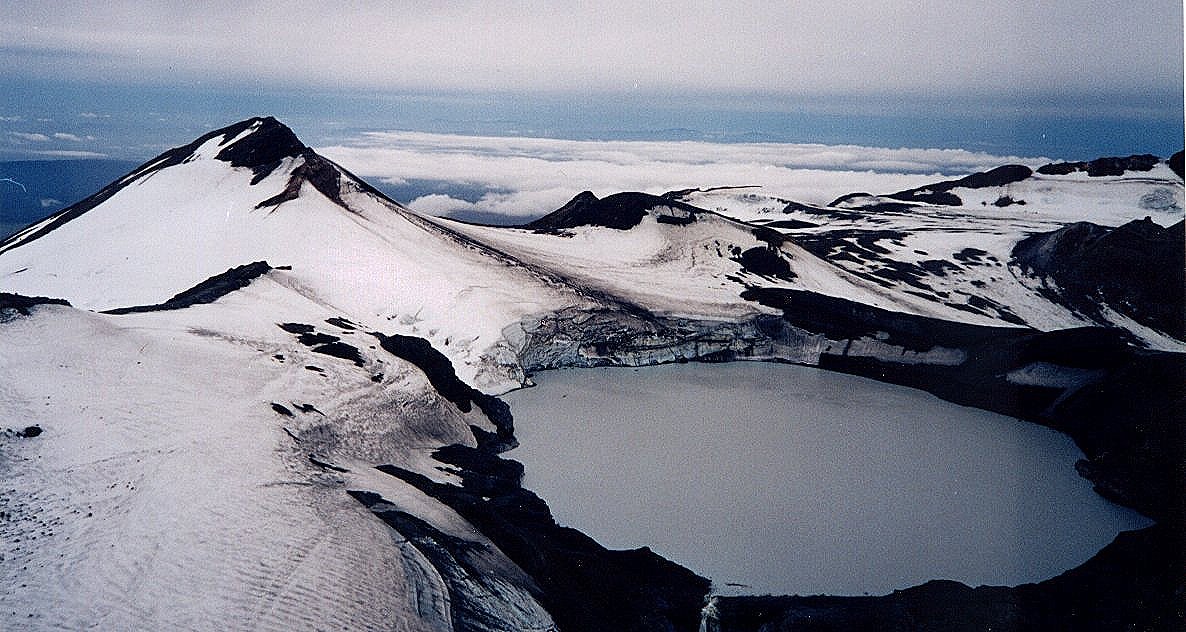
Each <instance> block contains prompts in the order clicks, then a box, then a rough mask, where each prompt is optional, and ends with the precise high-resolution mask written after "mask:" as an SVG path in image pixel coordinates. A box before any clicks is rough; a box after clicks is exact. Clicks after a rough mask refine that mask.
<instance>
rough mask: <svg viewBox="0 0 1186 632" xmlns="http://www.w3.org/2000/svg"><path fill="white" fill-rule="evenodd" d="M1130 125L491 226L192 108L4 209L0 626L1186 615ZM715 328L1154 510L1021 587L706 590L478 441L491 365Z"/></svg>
mask: <svg viewBox="0 0 1186 632" xmlns="http://www.w3.org/2000/svg"><path fill="white" fill-rule="evenodd" d="M1134 158H1140V160H1119V159H1117V160H1112V161H1102V162H1098V163H1091V164H1096V165H1097V167H1098V168H1097V167H1091V164H1088V163H1085V164H1084V166H1083V167H1082V169H1080V168H1079V167H1078V166H1076V165H1072V166H1071V167H1069V168H1064V167H1057V168H1055V167H1051V168H1047V169H1038V170H1037V171H1034V170H1031V169H1030V168H1028V167H1021V168H1018V167H1017V166H1011V167H1007V168H1002V169H1000V170H994V171H990V172H987V173H986V174H972V175H969V176H967V177H964V178H960V179H957V180H951V181H947V182H943V183H937V185H936V186H934V187H929V188H928V187H923V188H920V189H917V190H911V191H905V192H901V193H898V194H893V195H891V196H886V197H878V196H871V195H868V194H854V195H852V196H845V198H842V199H840V200H837V201H836V202H835V203H833V204H832V205H829V206H826V207H813V206H809V205H803V204H797V203H794V202H790V201H787V200H777V198H769V197H767V198H763V197H761V196H755V195H753V194H752V193H750V192H744V193H738V192H737V191H734V190H730V189H719V188H709V189H700V190H689V191H682V192H674V193H671V194H668V195H666V196H653V195H646V194H641V193H627V194H618V195H613V196H608V197H606V198H603V199H599V198H597V197H596V196H594V195H593V194H592V193H588V192H586V193H583V194H581V195H579V196H577V197H576V198H574V200H573V201H572V202H570V203H569V204H568V205H566V206H565V207H564V208H562V209H559V210H558V211H557V212H556V213H554V214H553V215H551V216H548V217H545V218H543V219H541V220H539V221H537V222H534V223H532V224H529V225H527V226H524V227H519V228H494V227H487V226H479V225H473V224H465V223H461V222H456V221H451V220H448V219H442V218H433V217H426V216H422V215H419V214H417V213H415V212H413V211H410V210H408V209H407V208H404V207H403V206H401V205H399V204H398V203H396V202H394V201H392V200H389V199H387V198H385V197H384V196H383V195H382V194H380V193H379V192H378V191H376V190H375V189H374V188H372V187H370V186H369V185H367V184H365V183H364V182H362V181H360V180H358V179H357V178H355V177H354V176H352V175H351V174H350V173H349V172H347V171H345V170H344V169H342V168H341V167H339V166H338V165H336V164H334V163H333V162H331V161H329V160H326V159H325V158H322V157H321V156H319V155H318V154H317V153H316V152H315V151H313V150H312V149H310V148H308V147H306V146H305V145H304V144H303V143H301V142H300V140H299V139H298V138H297V137H296V135H295V134H293V133H292V131H291V130H289V129H288V128H287V127H285V126H284V125H282V124H281V123H279V122H278V121H276V120H275V119H272V118H254V119H249V120H246V121H243V122H241V123H237V124H235V125H232V126H229V127H227V128H224V129H221V130H217V131H214V132H211V133H209V134H206V135H204V136H202V137H201V138H199V139H197V140H195V141H194V142H192V143H190V144H188V145H186V146H184V147H179V148H176V149H173V150H170V151H167V152H165V153H164V154H162V155H161V156H158V157H157V158H155V159H153V160H151V161H149V162H148V163H145V165H143V166H141V167H139V168H137V169H136V170H134V171H133V172H131V173H129V174H128V175H127V176H124V177H123V178H121V179H119V180H117V181H116V182H114V183H112V184H111V185H109V186H107V187H105V188H104V189H102V190H101V191H99V192H98V193H96V194H95V195H94V196H92V197H90V198H87V199H86V200H83V201H82V202H80V203H78V204H76V205H74V206H72V207H70V208H67V209H65V210H63V211H62V212H60V213H58V214H56V215H54V216H52V217H50V218H47V219H46V220H44V221H42V222H39V223H37V224H35V225H33V226H30V227H29V228H27V229H25V230H23V231H21V232H18V233H17V234H15V235H13V236H12V237H10V238H9V239H7V240H5V241H4V242H2V243H0V412H2V413H3V416H2V417H0V418H2V419H4V420H5V421H4V422H3V423H5V424H6V427H8V426H11V427H10V428H8V430H6V431H5V432H4V433H3V434H2V435H0V480H3V481H4V486H3V488H2V489H3V493H2V494H0V540H2V544H0V547H2V548H0V586H2V587H3V588H2V589H0V621H2V622H3V623H2V624H0V625H2V627H4V628H5V629H13V630H22V629H28V630H44V629H78V628H83V627H99V628H103V629H134V628H139V629H166V628H172V629H196V630H224V629H241V630H288V629H310V630H312V629H375V630H379V629H399V630H458V631H471V630H473V631H484V630H564V631H579V630H590V631H592V630H703V631H706V632H708V631H734V630H737V631H741V630H792V629H803V628H809V629H827V630H855V629H891V630H892V629H900V630H941V629H942V630H948V629H1009V630H1049V629H1076V630H1081V629H1101V630H1102V629H1171V628H1176V627H1183V626H1186V613H1184V611H1183V610H1184V607H1183V603H1186V601H1184V600H1183V599H1182V596H1183V595H1184V594H1186V578H1184V577H1183V575H1182V573H1181V569H1182V568H1186V559H1184V557H1186V553H1184V551H1186V547H1184V546H1183V545H1184V541H1183V536H1184V534H1186V528H1184V527H1186V499H1184V498H1183V494H1182V493H1181V490H1182V489H1186V458H1184V456H1183V446H1186V436H1184V433H1183V427H1182V424H1183V419H1186V397H1184V394H1183V389H1182V388H1181V386H1182V384H1184V383H1186V356H1184V355H1183V354H1182V353H1181V351H1182V348H1183V341H1182V337H1181V336H1182V331H1183V329H1182V327H1181V321H1180V320H1175V315H1181V314H1182V313H1183V305H1182V303H1183V298H1182V291H1181V290H1182V288H1181V281H1180V279H1181V278H1182V267H1183V260H1182V256H1181V249H1182V244H1181V242H1182V239H1181V238H1180V235H1179V233H1181V226H1182V223H1181V221H1180V219H1181V218H1180V216H1181V214H1182V202H1181V200H1182V180H1181V177H1180V173H1178V172H1175V171H1173V170H1172V168H1171V167H1170V166H1167V165H1166V164H1165V163H1162V162H1160V161H1158V160H1157V159H1153V161H1152V162H1151V161H1150V160H1148V159H1145V158H1144V157H1134ZM1177 161H1178V163H1180V157H1179V158H1177ZM1171 164H1175V163H1173V162H1171ZM1116 169H1119V173H1116ZM1130 170H1136V174H1135V175H1134V174H1133V173H1130ZM1081 171H1085V172H1086V174H1084V173H1081ZM1179 172H1180V167H1179ZM934 195H939V196H940V197H939V198H933V197H930V196H934ZM1006 197H1007V198H1008V199H1009V203H1008V204H1004V203H1002V204H997V203H996V202H998V201H1001V200H1005V198H1006ZM1019 200H1024V201H1025V204H1024V208H1025V213H1024V214H1022V213H1013V212H1012V210H1010V209H1013V208H1014V207H1019V202H1018V201H1019ZM976 202H981V203H980V204H976ZM990 203H992V204H990ZM1080 206H1083V207H1086V208H1089V209H1092V212H1091V213H1086V212H1084V213H1082V214H1080V211H1079V210H1078V209H1079V207H1080ZM709 208H712V209H713V210H708V209H709ZM1149 214H1153V215H1154V216H1155V217H1156V218H1157V219H1158V220H1159V221H1162V220H1174V221H1168V222H1167V223H1166V225H1170V224H1175V223H1176V226H1171V227H1170V228H1162V227H1161V225H1160V224H1156V223H1153V221H1152V220H1148V222H1149V223H1150V224H1153V225H1152V226H1150V225H1147V224H1146V223H1144V222H1145V221H1146V220H1144V219H1143V217H1144V216H1145V215H1149ZM1135 220H1140V221H1141V223H1138V224H1134V225H1130V222H1133V221H1135ZM1082 221H1088V222H1095V223H1097V224H1099V225H1101V226H1120V227H1119V228H1100V229H1097V228H1091V227H1084V226H1082V225H1079V224H1075V222H1082ZM1167 231H1168V232H1167ZM1174 231H1176V232H1174ZM1174 235H1179V238H1175V237H1174ZM1101 256H1104V257H1110V258H1111V259H1109V261H1114V262H1115V263H1109V264H1108V265H1102V264H1101V265H1094V264H1093V263H1094V262H1097V261H1098V258H1099V257H1101ZM1121 262H1124V263H1127V264H1129V265H1132V266H1133V267H1140V266H1153V267H1155V268H1156V269H1158V270H1163V271H1164V274H1158V275H1146V278H1142V279H1139V281H1140V283H1138V284H1135V285H1134V283H1130V279H1128V277H1125V276H1123V275H1117V274H1114V272H1115V267H1116V266H1117V265H1121ZM1167 267H1168V268H1170V269H1168V270H1165V268H1167ZM1174 283H1177V285H1176V286H1175V285H1174ZM45 297H50V298H45ZM1153 297H1155V298H1156V299H1158V300H1159V301H1161V302H1164V303H1167V304H1168V305H1164V306H1163V305H1157V306H1153V305H1149V302H1150V301H1153V300H1154V298H1153ZM732 360H765V361H778V362H793V363H798V364H804V365H810V366H817V367H820V368H823V369H828V370H834V371H842V372H846V373H852V374H855V375H861V376H866V377H871V378H874V379H878V380H882V381H886V382H891V383H895V384H902V385H907V386H911V387H914V388H918V389H921V390H924V391H928V392H930V393H933V394H935V395H938V396H939V397H941V398H944V399H947V400H950V401H953V402H957V403H960V404H965V405H969V406H974V407H978V408H982V409H985V410H991V411H995V412H1000V413H1004V414H1007V415H1011V416H1014V417H1017V418H1019V419H1024V420H1027V421H1030V422H1034V423H1039V424H1043V425H1046V426H1049V427H1051V428H1054V429H1056V430H1059V431H1061V432H1063V433H1066V434H1067V435H1069V436H1070V437H1071V438H1072V439H1074V441H1075V442H1076V444H1077V445H1078V446H1079V448H1080V449H1081V450H1082V452H1083V453H1084V455H1085V458H1084V459H1083V460H1082V461H1080V462H1079V463H1078V464H1077V465H1076V468H1077V470H1078V472H1079V473H1080V474H1081V475H1082V476H1084V477H1086V478H1088V479H1089V480H1091V481H1092V482H1093V483H1094V485H1095V489H1096V490H1097V491H1098V492H1099V493H1100V494H1102V495H1103V496H1104V497H1106V498H1108V499H1110V500H1112V501H1114V502H1117V503H1120V504H1123V505H1126V506H1128V507H1131V508H1134V509H1136V510H1138V511H1140V512H1141V513H1143V514H1145V515H1146V516H1148V517H1150V518H1152V519H1154V520H1155V521H1156V523H1155V524H1154V525H1153V526H1152V527H1149V528H1146V529H1143V530H1140V531H1135V532H1128V533H1122V534H1121V535H1120V536H1119V537H1117V538H1116V540H1115V541H1114V542H1113V543H1112V544H1110V545H1108V546H1107V547H1106V548H1104V549H1103V550H1102V551H1100V552H1099V554H1097V555H1096V556H1095V557H1093V558H1092V559H1091V560H1090V561H1088V562H1086V563H1085V564H1083V565H1082V566H1080V567H1079V568H1076V569H1073V570H1071V571H1068V572H1067V573H1064V574H1063V575H1060V576H1058V577H1056V578H1053V579H1050V580H1046V581H1043V582H1039V583H1036V584H1027V585H1023V586H1017V587H983V586H982V587H977V588H972V587H969V586H965V585H963V584H958V583H955V582H947V581H933V582H928V583H926V584H923V585H921V586H916V587H913V588H903V589H902V590H898V591H894V592H893V593H891V594H889V595H885V596H878V597H827V596H816V597H799V596H765V597H757V596H755V597H719V596H709V593H710V583H709V581H708V580H707V579H704V578H702V577H699V576H697V575H696V574H695V573H694V572H693V570H694V569H693V570H688V569H684V568H682V567H680V566H678V565H676V564H674V563H672V562H670V561H667V560H665V559H663V558H661V557H660V556H658V555H656V554H655V553H653V552H652V551H650V550H649V549H646V548H642V549H637V550H627V551H614V550H608V549H606V548H604V547H602V546H601V545H599V544H598V543H597V542H595V541H593V540H592V539H590V538H588V537H586V536H585V535H583V534H581V533H580V532H578V531H575V530H573V529H570V528H566V527H563V526H560V525H558V524H557V523H556V522H555V520H553V518H552V516H551V513H550V512H549V510H548V507H547V505H546V504H545V501H544V500H543V499H540V498H539V497H537V496H536V495H535V494H533V493H532V492H531V491H529V490H526V489H524V488H523V487H522V486H521V481H522V477H523V466H522V465H520V464H519V463H517V462H515V461H513V460H509V459H506V458H503V457H502V456H500V454H501V453H503V452H504V451H505V450H507V449H508V448H510V447H512V446H514V445H515V442H516V438H515V435H514V425H513V418H512V415H511V413H512V411H511V410H509V409H508V407H507V406H506V404H505V403H503V402H502V401H501V400H500V399H499V398H498V397H496V395H497V394H498V393H500V392H505V391H507V390H510V389H513V388H519V387H521V386H524V385H528V384H530V375H531V373H532V372H535V371H539V370H545V369H552V368H560V367H575V366H609V365H623V366H643V365H649V364H657V363H664V362H682V361H704V362H720V361H732ZM34 428H35V429H37V430H36V431H32V432H31V431H30V429H34Z"/></svg>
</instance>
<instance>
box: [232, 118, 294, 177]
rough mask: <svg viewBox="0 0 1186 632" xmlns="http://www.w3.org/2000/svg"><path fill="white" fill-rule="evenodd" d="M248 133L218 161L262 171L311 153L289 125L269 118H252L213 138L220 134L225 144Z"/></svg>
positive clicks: (234, 143)
mask: <svg viewBox="0 0 1186 632" xmlns="http://www.w3.org/2000/svg"><path fill="white" fill-rule="evenodd" d="M249 130H250V133H248V134H247V135H246V136H243V137H242V138H239V139H238V140H236V141H235V142H233V143H231V144H229V145H226V146H225V147H223V148H222V150H221V151H219V152H218V155H216V156H215V158H216V159H218V160H223V161H226V162H229V163H231V166H234V167H250V168H252V169H259V168H261V167H267V166H269V165H274V164H277V163H279V162H280V161H281V160H283V159H284V158H293V157H295V156H299V155H301V154H302V153H303V152H305V151H306V150H307V149H308V147H306V146H305V144H304V143H302V142H301V139H299V138H297V135H296V134H294V133H293V131H292V130H291V129H289V128H288V126H287V125H285V124H283V123H281V122H280V121H277V120H276V119H274V118H272V117H270V116H265V117H263V118H259V117H255V118H250V119H247V120H246V121H241V122H239V123H235V124H234V125H231V126H229V127H226V128H223V129H222V130H219V131H218V132H214V133H213V134H215V135H217V134H219V133H220V132H221V133H222V135H223V138H224V142H225V141H227V140H231V139H234V138H235V137H236V136H239V135H241V134H243V133H244V132H247V131H249Z"/></svg>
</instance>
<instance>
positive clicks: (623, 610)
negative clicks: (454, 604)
mask: <svg viewBox="0 0 1186 632" xmlns="http://www.w3.org/2000/svg"><path fill="white" fill-rule="evenodd" d="M436 456H437V458H438V459H440V460H442V461H444V462H446V463H449V464H451V465H455V466H458V467H460V468H461V470H462V471H461V476H462V480H463V481H465V483H464V485H463V486H461V487H458V486H456V485H449V484H444V483H436V482H434V481H431V480H429V479H428V478H426V477H424V476H422V475H420V474H416V473H414V472H409V471H407V470H403V469H401V468H398V467H394V466H388V465H384V466H380V467H379V468H378V469H380V470H381V471H383V472H386V473H388V474H390V475H392V476H395V477H397V478H399V479H401V480H404V481H406V482H408V483H410V484H412V485H414V486H415V487H416V488H418V489H419V490H421V491H422V492H424V493H425V494H428V495H429V496H432V497H433V498H436V499H438V500H440V501H441V502H443V503H445V504H446V505H448V506H449V507H451V508H452V509H454V510H455V511H457V512H458V513H459V514H460V515H461V516H462V517H464V518H465V519H466V520H467V521H469V522H470V523H471V524H473V525H474V526H475V527H477V528H478V529H479V530H480V531H481V533H482V534H483V535H485V536H486V537H488V538H489V539H490V540H491V541H492V542H493V543H494V544H495V545H496V546H497V547H498V548H499V550H501V551H502V552H503V553H505V554H506V555H507V557H509V558H510V559H511V560H512V561H513V562H515V564H516V565H518V566H519V567H520V568H522V569H523V571H525V572H526V573H527V574H528V575H529V576H530V577H531V578H532V579H533V580H534V582H535V586H536V587H538V592H537V593H535V597H536V599H538V600H539V602H540V603H541V604H542V605H543V606H544V608H546V609H547V611H548V613H549V614H551V615H552V618H553V619H554V620H555V622H556V624H557V626H558V627H559V629H561V630H565V631H566V632H584V631H588V632H593V631H597V632H602V631H604V630H622V631H637V632H643V631H648V632H649V631H652V630H670V631H677V630H683V631H687V632H693V631H695V630H697V629H698V627H699V623H700V621H699V619H700V617H699V612H700V607H701V606H702V605H703V600H704V597H705V595H707V594H708V589H709V585H710V583H709V581H708V580H707V579H705V578H703V577H699V576H697V575H696V574H695V573H692V572H691V571H689V570H687V569H685V568H683V567H681V566H678V565H676V564H674V563H672V562H669V561H667V560H665V559H663V558H662V557H659V556H658V555H656V554H655V553H653V552H652V551H651V550H650V549H646V548H642V549H634V550H627V551H611V550H608V549H606V548H604V547H602V546H601V545H600V544H597V542H595V541H594V540H592V539H591V538H589V537H588V536H586V535H584V534H582V533H581V532H579V531H577V530H575V529H570V528H567V527H562V526H560V525H558V524H556V521H555V520H554V519H553V518H552V515H551V512H550V511H549V509H548V506H547V505H546V504H545V503H544V501H543V500H541V499H540V498H539V497H538V496H536V495H535V494H533V493H531V492H530V491H528V490H525V489H523V488H521V487H519V485H518V481H517V478H518V476H519V475H520V473H521V467H520V466H518V464H513V463H514V462H509V461H506V460H504V459H501V458H499V457H496V456H493V455H489V454H482V453H481V451H479V450H473V449H467V448H464V447H463V446H456V447H451V448H446V449H443V450H442V451H439V452H438V453H437V455H436ZM511 464H513V465H511ZM354 494H355V497H356V498H359V500H360V501H362V502H363V503H364V504H367V505H368V506H371V507H374V506H376V505H378V502H379V500H380V499H379V498H377V497H374V498H363V497H360V496H359V493H354ZM379 507H382V505H379ZM376 514H377V515H378V516H379V517H380V518H382V519H383V520H385V521H386V522H388V524H390V525H392V526H393V527H394V528H396V529H397V530H399V531H400V532H401V533H405V534H407V535H409V537H410V538H414V537H416V535H418V534H420V533H423V531H422V530H418V529H416V528H415V527H416V525H410V524H408V523H407V522H406V521H405V520H401V519H399V517H395V516H389V515H388V514H387V513H384V512H376ZM392 518H395V519H392ZM409 527H411V528H410V529H409ZM409 530H410V531H411V533H409ZM414 534H416V535H414ZM446 537H447V536H446ZM432 546H440V547H442V548H444V549H445V550H446V551H448V553H449V555H450V557H452V559H448V558H446V557H443V556H441V555H439V554H437V556H436V559H433V557H434V555H433V554H432V553H426V555H428V557H430V559H433V561H434V565H436V564H437V563H438V559H439V561H440V562H439V563H441V564H443V565H445V566H446V567H449V568H452V567H454V566H461V567H464V566H465V563H464V560H465V559H466V549H467V547H470V546H473V545H472V543H469V542H465V541H457V540H456V539H453V540H448V539H442V538H436V537H435V536H434V537H433V543H432ZM418 548H419V546H418ZM459 562H460V563H459ZM438 568H439V567H438ZM452 572H454V571H452V570H449V569H448V568H446V569H444V570H442V574H443V575H445V576H446V578H447V577H448V576H449V575H450V574H451V573H452ZM462 594H464V593H462Z"/></svg>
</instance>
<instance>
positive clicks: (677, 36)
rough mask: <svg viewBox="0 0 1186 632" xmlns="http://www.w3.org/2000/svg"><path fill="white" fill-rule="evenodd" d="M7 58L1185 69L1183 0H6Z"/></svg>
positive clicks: (446, 68)
mask: <svg viewBox="0 0 1186 632" xmlns="http://www.w3.org/2000/svg"><path fill="white" fill-rule="evenodd" d="M0 69H3V70H0V75H7V76H14V75H16V76H25V77H28V76H36V77H44V76H56V77H59V78H68V79H74V80H102V81H110V82H117V83H177V82H186V81H188V82H236V83H248V84H250V83H258V82H264V83H268V84H273V85H277V86H332V87H335V88H341V87H352V88H360V89H374V90H478V91H482V90H507V91H584V90H593V91H609V92H617V91H634V90H644V91H660V92H661V91H668V90H670V91H688V90H694V91H699V92H707V93H712V92H736V91H761V92H768V93H825V94H852V93H879V92H895V91H906V92H915V93H923V94H940V93H941V94H946V93H949V92H971V93H984V94H994V93H1000V92H1008V93H1017V92H1028V91H1033V92H1049V91H1062V92H1097V91H1109V92H1130V91H1132V92H1141V91H1148V90H1162V91H1165V90H1180V89H1181V86H1182V4H1181V2H1180V1H1176V0H1149V1H1144V2H1136V3H1134V2H1119V1H1096V0H1061V1H1057V2H1026V1H1020V0H977V1H962V0H955V1H952V0H945V1H938V0H915V1H906V2H892V3H890V2H871V1H865V2H851V1H839V2H819V1H818V0H812V1H810V2H801V1H787V0H781V1H771V2H764V1H752V0H751V1H742V2H715V1H714V2H707V1H700V0H694V1H690V2H654V3H638V2H634V1H633V0H631V1H628V2H627V1H621V0H609V1H605V2H596V3H594V2H588V3H586V2H572V1H558V2H543V1H538V2H476V1H474V2H469V1H464V0H462V1H455V2H449V3H441V2H427V1H417V0H413V1H403V2H317V1H310V0H303V1H297V2H267V3H262V2H244V1H240V2H119V1H114V2H103V3H95V2H69V1H53V2H22V1H14V2H5V3H2V4H0Z"/></svg>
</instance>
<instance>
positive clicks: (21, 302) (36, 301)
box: [0, 292, 70, 316]
mask: <svg viewBox="0 0 1186 632" xmlns="http://www.w3.org/2000/svg"><path fill="white" fill-rule="evenodd" d="M38 305H66V306H69V305H70V303H69V302H67V301H64V300H62V299H60V298H48V297H45V296H23V295H21V294H10V293H8V292H0V315H2V314H3V312H5V311H6V310H12V311H15V312H16V313H18V314H21V315H22V316H28V315H29V314H30V312H29V309H30V308H32V307H36V306H38Z"/></svg>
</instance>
